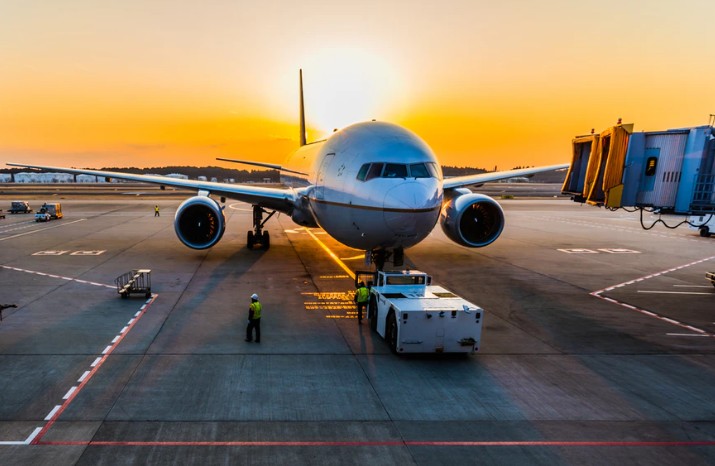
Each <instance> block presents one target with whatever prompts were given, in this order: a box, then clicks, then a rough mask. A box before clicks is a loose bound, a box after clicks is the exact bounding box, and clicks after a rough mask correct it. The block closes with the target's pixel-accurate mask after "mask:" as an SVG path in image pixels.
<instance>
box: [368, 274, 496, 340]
mask: <svg viewBox="0 0 715 466" xmlns="http://www.w3.org/2000/svg"><path fill="white" fill-rule="evenodd" d="M359 282H364V283H366V284H367V285H368V288H369V289H370V300H369V302H368V308H367V316H368V319H369V322H370V328H371V329H372V330H375V331H377V333H378V334H379V335H380V336H382V337H383V338H384V339H385V341H387V344H388V345H389V346H390V349H391V350H392V351H393V352H394V353H398V354H399V353H474V352H476V351H478V350H479V344H480V342H481V336H482V321H483V318H484V310H483V309H482V308H480V307H479V306H477V305H476V304H473V303H470V302H469V301H467V300H465V299H463V298H460V297H459V296H457V295H455V294H454V293H452V292H451V291H448V290H446V289H444V288H442V287H441V286H437V285H433V284H432V277H430V276H429V275H427V274H426V273H424V272H420V271H418V270H400V271H382V270H380V271H377V272H357V273H356V274H355V284H356V285H357V284H358V283H359Z"/></svg>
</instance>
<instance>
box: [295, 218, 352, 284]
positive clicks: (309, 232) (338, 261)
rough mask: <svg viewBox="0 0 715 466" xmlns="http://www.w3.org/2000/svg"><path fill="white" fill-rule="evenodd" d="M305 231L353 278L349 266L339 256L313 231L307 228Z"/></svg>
mask: <svg viewBox="0 0 715 466" xmlns="http://www.w3.org/2000/svg"><path fill="white" fill-rule="evenodd" d="M305 231H307V232H308V234H309V235H310V236H311V237H312V238H313V239H314V240H315V242H316V243H318V244H319V245H320V246H321V247H322V248H323V249H324V250H325V252H327V253H328V255H329V256H330V257H331V258H332V259H333V260H334V261H335V263H336V264H338V265H339V266H340V268H342V269H343V270H344V271H345V272H346V273H347V274H348V275H349V276H350V278H352V279H353V280H355V274H354V273H353V271H352V270H350V268H349V267H348V266H347V265H345V263H344V262H343V261H341V260H340V258H339V257H338V256H337V255H336V254H335V253H334V252H333V251H331V250H330V248H328V247H327V246H326V245H325V243H323V242H322V241H320V239H319V238H318V237H317V236H315V233H313V232H312V231H311V230H310V229H308V228H306V229H305ZM318 233H320V232H318ZM324 233H325V232H323V234H324Z"/></svg>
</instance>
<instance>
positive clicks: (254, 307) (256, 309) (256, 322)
mask: <svg viewBox="0 0 715 466" xmlns="http://www.w3.org/2000/svg"><path fill="white" fill-rule="evenodd" d="M254 328H255V329H256V343H260V342H261V303H260V302H259V301H258V295H257V294H256V293H253V294H252V295H251V304H250V305H249V306H248V327H246V341H248V342H251V341H253V329H254Z"/></svg>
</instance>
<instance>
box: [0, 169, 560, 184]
mask: <svg viewBox="0 0 715 466" xmlns="http://www.w3.org/2000/svg"><path fill="white" fill-rule="evenodd" d="M495 168H496V167H495ZM515 168H527V167H515ZM101 170H104V171H114V172H121V173H135V174H139V175H148V174H153V175H169V174H171V173H181V174H182V175H186V176H188V177H189V179H192V180H195V179H197V178H198V177H199V176H205V177H206V179H208V180H211V178H216V179H217V180H218V181H224V180H229V179H233V180H234V181H235V182H236V183H247V182H252V183H260V182H263V181H265V180H268V181H269V182H271V183H278V182H279V181H280V175H279V173H278V170H237V169H231V168H223V167H212V166H209V167H189V166H170V167H152V168H137V167H105V168H102V169H101ZM32 171H34V170H30V169H27V168H0V173H13V174H14V173H20V172H32ZM485 172H487V170H485V169H484V168H474V167H452V166H449V165H443V166H442V173H443V174H444V176H446V177H452V176H464V175H473V174H476V173H485ZM564 176H565V172H563V171H562V172H547V173H543V174H541V173H540V174H537V175H535V176H534V177H533V178H532V181H539V182H559V183H560V182H562V181H563V179H564Z"/></svg>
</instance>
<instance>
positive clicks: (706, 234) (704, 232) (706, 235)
mask: <svg viewBox="0 0 715 466" xmlns="http://www.w3.org/2000/svg"><path fill="white" fill-rule="evenodd" d="M700 236H702V237H703V238H710V228H708V227H700Z"/></svg>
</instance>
